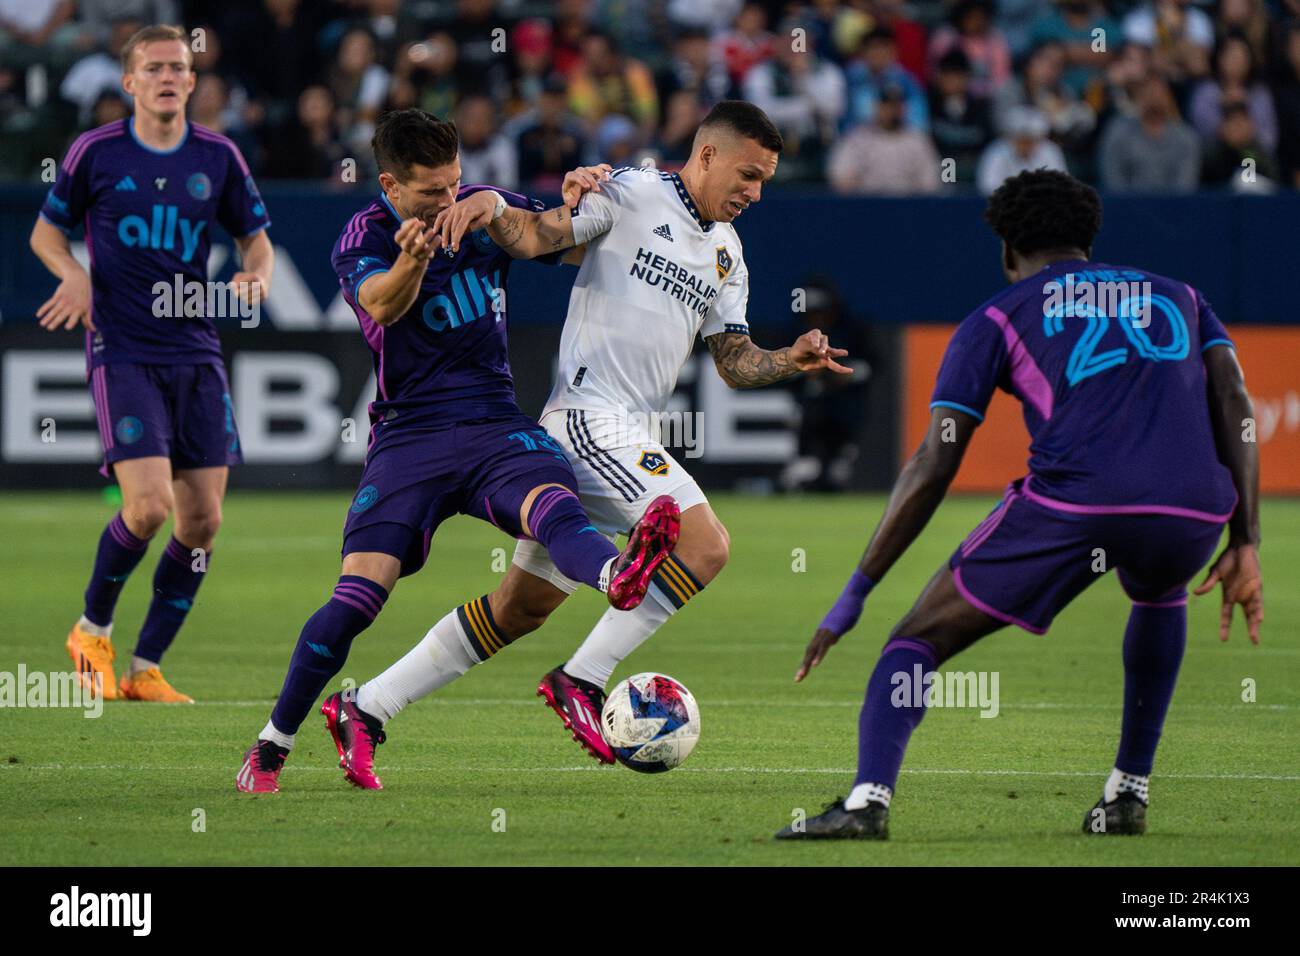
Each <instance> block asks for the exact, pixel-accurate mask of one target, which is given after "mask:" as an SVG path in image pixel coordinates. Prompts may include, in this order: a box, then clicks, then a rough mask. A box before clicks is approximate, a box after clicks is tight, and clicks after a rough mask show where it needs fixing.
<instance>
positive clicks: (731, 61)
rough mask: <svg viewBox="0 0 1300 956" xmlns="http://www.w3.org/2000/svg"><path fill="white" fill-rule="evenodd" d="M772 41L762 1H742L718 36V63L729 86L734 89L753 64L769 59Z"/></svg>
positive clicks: (771, 51)
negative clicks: (738, 11)
mask: <svg viewBox="0 0 1300 956" xmlns="http://www.w3.org/2000/svg"><path fill="white" fill-rule="evenodd" d="M773 44H774V38H773V36H772V34H771V32H770V31H769V30H768V29H767V11H766V10H764V9H763V6H762V4H758V3H747V4H745V6H744V8H743V9H742V10H741V11H740V13H739V14H738V15H737V17H736V22H735V23H733V24H732V25H731V29H730V30H726V31H724V32H723V33H722V34H721V35H720V36H719V37H718V46H719V48H720V49H721V51H722V63H723V66H724V67H725V68H726V70H727V75H728V76H729V77H730V78H731V84H732V86H733V87H735V88H737V89H738V88H739V87H740V86H741V84H742V83H744V82H745V77H746V76H748V75H749V71H750V70H751V69H753V67H754V66H756V65H757V64H759V63H762V62H763V61H765V60H768V59H771V57H772V55H773Z"/></svg>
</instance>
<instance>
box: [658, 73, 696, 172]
mask: <svg viewBox="0 0 1300 956" xmlns="http://www.w3.org/2000/svg"><path fill="white" fill-rule="evenodd" d="M706 112H707V111H706V110H705V109H704V108H703V107H702V106H701V105H700V102H699V100H697V99H696V98H695V95H694V94H693V93H691V92H690V91H688V90H678V91H677V92H676V93H674V94H673V95H672V96H671V97H670V98H669V99H668V102H667V105H666V106H665V108H664V122H663V126H661V127H660V129H659V136H658V137H657V138H656V139H655V144H654V152H655V154H656V155H657V156H658V157H659V165H660V166H662V167H664V168H665V169H680V168H681V166H682V165H683V164H684V163H685V162H686V160H688V159H689V158H690V156H691V146H692V145H693V143H694V141H695V131H696V130H698V129H699V128H700V123H701V122H702V121H703V120H704V116H705V113H706Z"/></svg>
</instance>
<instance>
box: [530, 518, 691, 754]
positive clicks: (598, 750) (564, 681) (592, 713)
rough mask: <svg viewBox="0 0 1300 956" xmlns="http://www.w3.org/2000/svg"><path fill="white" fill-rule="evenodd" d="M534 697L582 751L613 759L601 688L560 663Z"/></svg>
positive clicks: (543, 679) (544, 680)
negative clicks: (602, 716) (603, 726)
mask: <svg viewBox="0 0 1300 956" xmlns="http://www.w3.org/2000/svg"><path fill="white" fill-rule="evenodd" d="M668 500H669V501H671V500H672V499H671V498H670V499H668ZM652 507H653V506H652ZM673 507H674V508H676V505H674V506H673ZM537 696H538V697H541V698H544V699H545V700H546V706H547V707H550V708H551V710H553V711H555V712H556V713H557V714H559V715H560V720H562V721H564V726H565V728H567V729H568V730H571V731H573V739H574V740H576V741H577V742H578V743H579V744H581V745H582V749H583V750H585V751H587V753H589V754H591V755H592V756H593V757H595V758H596V759H597V760H599V761H600V762H601V763H613V762H614V751H613V750H611V749H610V746H609V744H608V743H606V742H605V735H604V733H603V732H602V731H601V729H600V712H601V710H602V709H603V708H604V706H605V692H604V691H603V690H601V689H600V688H599V687H597V686H596V685H595V684H589V683H587V681H585V680H579V679H578V678H576V677H570V676H569V675H568V674H566V673H564V668H563V667H562V666H561V667H557V668H555V670H553V671H551V672H550V673H549V674H547V675H546V676H545V677H543V678H542V682H541V683H540V684H538V685H537Z"/></svg>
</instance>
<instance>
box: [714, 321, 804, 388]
mask: <svg viewBox="0 0 1300 956" xmlns="http://www.w3.org/2000/svg"><path fill="white" fill-rule="evenodd" d="M704 344H705V345H707V346H708V347H709V351H710V352H711V353H713V363H714V364H715V365H716V366H717V367H718V374H719V375H721V376H722V380H723V381H724V382H726V383H727V385H729V386H730V387H731V388H757V387H758V386H760V385H770V384H772V383H773V382H780V381H782V380H783V379H787V378H790V377H791V376H792V375H797V374H798V372H799V369H797V368H796V367H795V365H794V363H793V362H792V361H790V349H789V348H783V349H776V350H775V351H772V352H769V351H768V350H767V349H761V348H759V347H758V346H757V345H755V344H754V342H753V340H752V339H751V338H750V337H749V336H748V335H740V334H739V333H736V332H723V333H721V334H718V335H710V336H709V337H708V338H707V339H705V340H704Z"/></svg>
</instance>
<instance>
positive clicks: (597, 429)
mask: <svg viewBox="0 0 1300 956" xmlns="http://www.w3.org/2000/svg"><path fill="white" fill-rule="evenodd" d="M540 424H541V426H542V427H543V428H544V429H546V431H547V433H548V434H549V435H550V436H551V437H552V438H554V439H555V440H556V441H557V442H559V443H560V447H561V448H563V449H564V453H565V455H566V456H567V457H568V459H569V464H571V465H572V466H573V471H574V473H575V474H576V475H577V476H578V499H579V500H580V501H581V502H582V507H583V508H584V509H585V510H586V512H587V516H588V517H589V518H591V523H592V524H594V525H595V526H596V527H597V529H599V530H600V532H601V533H602V534H604V535H606V536H607V537H609V538H611V539H612V538H613V537H614V536H615V535H618V534H626V533H627V532H628V531H630V530H632V527H633V525H635V524H636V523H637V522H638V521H640V520H641V515H642V514H644V513H645V509H646V508H647V507H648V506H649V504H650V502H652V501H653V500H654V499H655V498H657V497H659V496H660V495H672V496H673V498H675V499H676V501H677V505H678V507H680V508H681V509H682V511H685V510H686V509H687V508H691V507H693V506H695V505H698V504H703V503H705V502H706V501H708V499H707V498H706V497H705V496H704V492H703V491H701V490H700V486H699V485H697V484H696V483H695V479H694V478H692V477H691V476H690V475H689V474H687V473H686V469H685V468H683V467H682V466H681V465H680V464H678V462H677V459H675V458H673V456H672V455H670V454H668V452H667V451H666V450H665V449H664V446H663V445H661V444H659V442H657V441H655V440H654V438H653V437H652V436H651V435H650V433H649V432H648V431H647V430H645V429H644V428H638V427H629V424H628V421H627V419H626V417H620V416H618V415H617V414H615V413H613V412H593V411H585V410H582V409H573V408H559V409H556V410H555V411H552V412H549V413H547V414H546V415H543V416H542V419H541V422H540ZM514 563H515V565H517V566H518V567H519V568H521V569H523V570H524V571H527V572H528V573H529V574H532V575H535V576H536V577H539V578H541V579H542V580H544V581H550V582H551V583H552V584H554V585H555V586H556V587H557V588H559V589H560V590H561V591H563V592H564V593H565V594H572V593H573V592H574V591H576V590H578V588H579V586H580V585H579V583H578V582H577V581H574V580H573V579H572V578H567V577H565V576H564V575H563V574H561V573H560V571H559V569H558V568H557V567H556V566H555V564H554V562H552V561H551V556H550V555H549V554H548V553H547V551H546V549H545V548H544V547H542V545H541V544H540V543H539V542H537V541H532V540H522V541H520V542H519V544H517V545H516V546H515V556H514Z"/></svg>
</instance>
